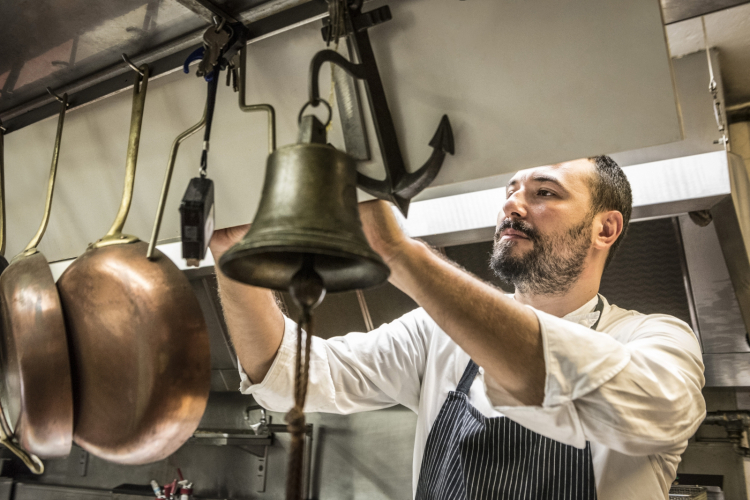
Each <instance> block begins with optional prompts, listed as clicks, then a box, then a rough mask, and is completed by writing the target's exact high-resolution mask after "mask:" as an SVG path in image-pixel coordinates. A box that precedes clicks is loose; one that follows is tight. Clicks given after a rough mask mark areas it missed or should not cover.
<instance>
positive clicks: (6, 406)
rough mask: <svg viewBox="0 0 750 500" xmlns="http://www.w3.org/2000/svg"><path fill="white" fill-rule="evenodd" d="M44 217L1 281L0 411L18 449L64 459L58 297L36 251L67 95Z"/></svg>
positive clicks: (66, 407) (67, 437)
mask: <svg viewBox="0 0 750 500" xmlns="http://www.w3.org/2000/svg"><path fill="white" fill-rule="evenodd" d="M61 103H62V106H61V108H60V115H59V118H58V122H57V136H56V139H55V149H54V153H53V156H52V167H51V168H50V173H49V181H48V185H47V201H46V204H45V209H44V216H43V217H42V222H41V224H40V226H39V229H38V230H37V232H36V234H35V235H34V237H33V238H32V239H31V241H30V242H29V244H28V245H27V246H26V248H25V249H24V250H23V251H22V252H21V253H20V254H19V255H17V256H16V257H15V258H13V260H12V261H11V263H10V266H8V268H7V269H6V270H5V271H4V272H3V273H2V275H0V308H1V309H0V310H1V311H2V326H3V331H2V347H3V349H2V358H3V382H4V383H3V384H2V385H0V405H1V406H2V413H3V415H4V417H5V419H6V422H7V427H8V430H9V431H10V434H12V436H13V438H14V439H16V440H17V441H18V444H19V445H20V447H21V448H23V449H24V450H26V451H27V452H29V453H32V454H35V455H37V456H39V457H41V458H55V457H64V456H67V455H68V454H69V453H70V447H71V445H72V439H73V392H72V386H71V379H70V360H69V357H68V343H67V339H66V336H65V321H64V319H63V312H62V306H61V305H60V297H59V295H58V293H57V287H56V286H55V280H54V278H53V277H52V272H51V271H50V268H49V264H48V263H47V259H46V258H45V257H44V255H42V253H41V252H39V251H38V250H37V246H38V245H39V243H40V241H41V239H42V237H43V236H44V233H45V231H46V229H47V223H48V222H49V217H50V209H51V206H52V194H53V190H54V187H55V177H56V174H57V163H58V158H59V156H60V141H61V138H62V131H63V122H64V120H65V110H66V108H67V105H68V95H67V94H64V95H63V97H62V98H61Z"/></svg>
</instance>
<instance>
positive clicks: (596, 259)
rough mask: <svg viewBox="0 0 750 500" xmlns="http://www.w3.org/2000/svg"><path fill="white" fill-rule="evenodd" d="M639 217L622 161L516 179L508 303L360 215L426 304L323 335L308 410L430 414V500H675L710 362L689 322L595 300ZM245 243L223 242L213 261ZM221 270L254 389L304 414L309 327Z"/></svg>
mask: <svg viewBox="0 0 750 500" xmlns="http://www.w3.org/2000/svg"><path fill="white" fill-rule="evenodd" d="M631 210H632V196H631V191H630V185H629V183H628V181H627V179H626V177H625V175H624V173H623V171H622V170H621V169H620V167H619V166H618V165H617V164H616V163H615V162H614V161H613V160H612V159H611V158H609V157H607V156H598V157H594V158H584V159H579V160H575V161H570V162H565V163H561V164H557V165H548V166H544V167H539V168H533V169H528V170H522V171H520V172H518V173H517V174H516V175H515V176H514V177H513V178H512V179H511V181H510V182H509V183H508V186H507V193H506V200H505V203H504V205H503V207H502V211H501V212H500V213H499V214H498V220H497V229H496V232H495V242H494V247H493V253H492V257H491V261H490V266H491V267H492V269H493V270H494V272H495V273H496V274H497V275H498V276H499V277H501V278H503V279H504V280H507V281H509V282H511V283H513V285H515V293H514V294H513V295H506V294H504V293H503V292H502V291H501V290H498V289H497V288H494V287H493V286H491V285H489V284H487V283H484V282H482V281H481V280H479V279H477V278H476V277H474V276H472V275H470V274H469V273H467V272H466V271H464V270H462V269H461V268H460V267H459V266H457V265H456V264H454V263H451V262H449V261H448V260H446V259H445V257H443V256H441V255H439V254H438V253H436V252H435V251H433V250H432V249H430V248H429V247H428V246H427V245H425V244H424V243H422V242H420V241H417V240H414V239H411V238H409V237H408V236H406V235H405V234H404V233H403V232H402V231H401V229H400V228H399V226H398V224H397V221H396V219H395V217H394V215H393V212H392V210H391V208H390V206H388V205H387V204H386V203H385V202H382V201H372V202H367V203H363V204H361V205H360V214H361V217H362V222H363V226H364V229H365V234H366V235H367V238H368V240H369V242H370V244H371V245H372V247H373V249H374V250H375V251H377V252H378V253H379V254H380V255H381V256H382V257H383V260H384V261H385V262H386V263H387V264H388V266H389V267H390V269H391V276H390V281H391V283H393V284H394V285H395V286H397V287H398V288H399V289H401V290H402V291H404V292H405V293H407V294H408V295H409V296H410V297H411V298H412V299H414V301H416V303H417V304H418V305H419V306H420V307H419V308H418V309H416V310H414V311H412V312H410V313H408V314H405V315H404V316H402V317H401V318H399V319H397V320H395V321H393V322H392V323H390V324H386V325H383V326H381V327H380V328H377V329H375V330H373V331H371V332H369V333H359V332H353V333H350V334H348V335H345V336H343V337H337V338H332V339H328V340H323V339H321V338H317V337H316V338H314V339H313V343H312V353H311V361H310V371H311V372H310V382H309V388H308V395H307V404H306V406H305V410H306V411H308V412H331V413H353V412H359V411H364V410H375V409H379V408H386V407H389V406H393V405H396V404H401V405H404V406H406V407H407V408H409V409H411V410H412V411H414V412H416V413H417V415H418V421H417V422H418V423H417V425H418V428H417V434H416V440H415V446H414V462H413V474H414V475H413V487H414V496H415V498H417V499H451V500H453V499H472V500H474V499H513V500H517V499H563V498H565V499H575V500H590V499H595V498H598V499H600V500H608V499H634V500H635V499H637V500H646V499H666V498H667V496H668V490H669V487H670V484H671V482H672V481H673V479H674V478H675V474H676V470H677V465H678V463H679V461H680V454H681V453H682V452H683V451H684V450H685V448H686V446H687V440H688V438H689V437H691V436H692V435H693V433H694V432H695V431H696V429H697V428H698V426H699V425H700V423H701V421H702V419H703V417H704V415H705V403H704V400H703V396H702V395H701V388H702V387H703V384H704V378H703V363H702V360H701V352H700V347H699V345H698V342H697V340H696V337H695V335H694V334H693V332H692V331H691V329H690V327H688V325H687V324H685V323H684V322H682V321H680V320H679V319H677V318H674V317H672V316H667V315H663V314H650V315H645V314H641V313H638V312H636V311H628V310H624V309H621V308H619V307H617V306H616V305H614V304H610V303H609V302H608V301H607V299H606V298H605V297H603V296H601V295H600V294H598V290H599V284H600V281H601V277H602V273H603V272H604V269H605V268H606V266H607V264H608V263H609V262H610V261H611V260H612V258H613V257H614V255H615V251H616V249H617V247H618V245H619V244H620V242H621V241H622V238H623V236H624V234H625V232H626V229H627V227H628V221H629V219H630V215H631ZM246 230H247V227H238V228H230V229H226V230H223V231H220V232H218V233H217V234H215V235H214V238H213V241H212V243H211V249H212V252H213V255H214V258H215V259H216V260H218V259H219V257H220V256H221V254H222V253H223V252H224V251H226V250H227V249H228V248H229V247H230V246H231V245H232V244H233V243H235V242H236V241H238V240H239V239H240V238H241V237H242V236H243V235H244V233H245V232H246ZM217 274H218V281H219V290H220V294H221V299H222V304H223V307H224V314H225V317H226V322H227V326H228V327H229V332H230V334H231V337H232V340H233V342H234V346H235V349H236V352H237V355H238V357H239V361H240V364H241V369H240V370H241V372H240V374H241V378H242V383H241V387H240V390H241V391H242V392H243V393H245V394H252V395H253V396H254V397H255V399H256V401H258V402H259V403H260V404H261V405H263V406H264V407H266V408H267V409H269V410H274V411H287V410H289V409H290V408H291V407H292V406H293V397H292V392H293V391H292V388H293V385H294V355H295V343H296V325H295V324H294V323H293V322H292V321H291V320H290V319H289V318H286V317H284V316H283V314H282V313H281V311H280V309H279V308H278V306H277V305H276V302H275V300H274V296H273V295H272V293H271V292H270V291H267V290H263V289H258V288H253V287H249V286H246V285H243V284H240V283H238V282H235V281H232V280H230V279H229V278H227V277H225V276H223V275H222V274H221V272H220V271H219V269H218V266H217Z"/></svg>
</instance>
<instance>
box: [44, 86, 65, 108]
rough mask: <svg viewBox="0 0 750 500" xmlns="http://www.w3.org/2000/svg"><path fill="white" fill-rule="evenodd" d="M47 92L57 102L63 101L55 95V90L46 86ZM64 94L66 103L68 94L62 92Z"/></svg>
mask: <svg viewBox="0 0 750 500" xmlns="http://www.w3.org/2000/svg"><path fill="white" fill-rule="evenodd" d="M47 93H48V94H49V95H51V96H52V97H54V98H55V99H57V101H58V102H63V98H62V97H60V96H59V95H57V92H55V91H54V90H52V89H51V88H49V87H47ZM63 95H64V96H65V105H66V106H67V105H68V102H67V101H68V94H63Z"/></svg>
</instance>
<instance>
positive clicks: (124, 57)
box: [122, 52, 143, 77]
mask: <svg viewBox="0 0 750 500" xmlns="http://www.w3.org/2000/svg"><path fill="white" fill-rule="evenodd" d="M122 60H123V61H125V64H127V65H128V66H130V69H132V70H133V71H135V72H136V73H138V74H139V75H141V77H143V70H142V69H141V68H139V67H138V66H136V65H135V64H133V61H131V60H130V58H129V57H128V55H127V54H126V53H125V52H123V53H122Z"/></svg>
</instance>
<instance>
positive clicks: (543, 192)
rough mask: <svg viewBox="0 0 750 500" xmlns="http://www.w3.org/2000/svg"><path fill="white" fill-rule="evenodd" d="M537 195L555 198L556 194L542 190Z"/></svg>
mask: <svg viewBox="0 0 750 500" xmlns="http://www.w3.org/2000/svg"><path fill="white" fill-rule="evenodd" d="M537 194H538V195H539V196H555V193H553V192H552V191H547V190H546V189H540V190H539V191H537Z"/></svg>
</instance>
